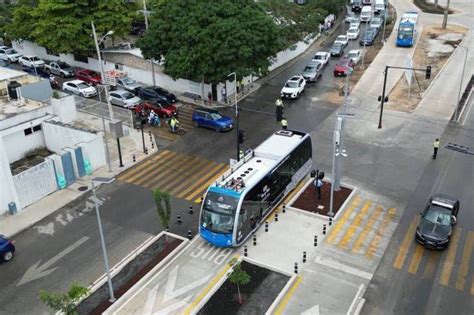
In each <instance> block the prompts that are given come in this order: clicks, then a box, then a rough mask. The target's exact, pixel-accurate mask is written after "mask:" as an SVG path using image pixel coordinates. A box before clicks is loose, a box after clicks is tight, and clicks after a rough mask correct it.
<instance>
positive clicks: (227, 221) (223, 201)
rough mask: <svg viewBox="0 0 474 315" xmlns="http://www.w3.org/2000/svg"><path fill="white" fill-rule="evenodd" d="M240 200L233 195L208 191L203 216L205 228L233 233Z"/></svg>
mask: <svg viewBox="0 0 474 315" xmlns="http://www.w3.org/2000/svg"><path fill="white" fill-rule="evenodd" d="M238 202H239V200H238V199H237V198H234V197H232V196H228V195H223V194H219V193H216V192H212V191H210V192H208V193H207V196H206V200H205V201H204V206H203V211H202V216H201V222H202V225H203V226H204V228H206V229H208V230H210V231H211V232H215V233H232V230H233V227H234V218H235V211H236V209H237V205H238Z"/></svg>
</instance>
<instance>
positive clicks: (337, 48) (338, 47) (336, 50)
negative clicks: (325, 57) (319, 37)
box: [329, 42, 344, 57]
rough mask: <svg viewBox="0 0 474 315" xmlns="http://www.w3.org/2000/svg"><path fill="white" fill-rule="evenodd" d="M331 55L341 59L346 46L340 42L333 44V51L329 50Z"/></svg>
mask: <svg viewBox="0 0 474 315" xmlns="http://www.w3.org/2000/svg"><path fill="white" fill-rule="evenodd" d="M329 53H330V54H331V56H333V57H334V56H337V57H340V56H342V55H344V45H343V44H342V43H339V42H338V43H334V44H332V46H331V49H329Z"/></svg>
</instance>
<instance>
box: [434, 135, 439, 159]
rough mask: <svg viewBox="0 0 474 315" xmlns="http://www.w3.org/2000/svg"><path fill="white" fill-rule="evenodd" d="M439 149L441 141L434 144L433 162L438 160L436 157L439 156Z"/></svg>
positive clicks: (437, 140)
mask: <svg viewBox="0 0 474 315" xmlns="http://www.w3.org/2000/svg"><path fill="white" fill-rule="evenodd" d="M438 148H439V139H438V138H436V140H435V141H434V142H433V160H436V156H437V155H438Z"/></svg>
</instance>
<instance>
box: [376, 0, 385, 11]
mask: <svg viewBox="0 0 474 315" xmlns="http://www.w3.org/2000/svg"><path fill="white" fill-rule="evenodd" d="M384 10H385V0H375V4H374V12H375V13H377V14H378V13H380V12H382V11H384Z"/></svg>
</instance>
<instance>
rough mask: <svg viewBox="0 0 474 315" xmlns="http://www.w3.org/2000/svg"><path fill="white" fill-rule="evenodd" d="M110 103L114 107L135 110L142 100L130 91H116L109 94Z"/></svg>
mask: <svg viewBox="0 0 474 315" xmlns="http://www.w3.org/2000/svg"><path fill="white" fill-rule="evenodd" d="M109 101H110V103H112V105H116V106H120V107H125V108H135V106H138V105H139V104H140V103H141V101H142V100H141V99H140V98H139V97H136V96H135V95H133V94H132V93H130V92H129V91H125V90H115V91H111V92H110V93H109Z"/></svg>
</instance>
